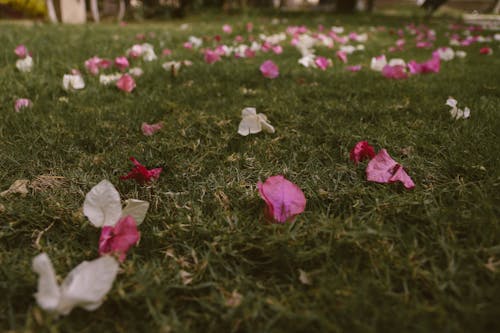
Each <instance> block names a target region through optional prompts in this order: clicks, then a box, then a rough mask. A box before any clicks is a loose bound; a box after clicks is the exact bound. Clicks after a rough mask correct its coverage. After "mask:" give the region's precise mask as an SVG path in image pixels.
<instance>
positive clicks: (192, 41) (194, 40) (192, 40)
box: [188, 36, 203, 49]
mask: <svg viewBox="0 0 500 333" xmlns="http://www.w3.org/2000/svg"><path fill="white" fill-rule="evenodd" d="M188 43H190V44H191V46H192V47H193V48H195V49H198V48H200V47H201V45H203V39H201V38H198V37H195V36H189V39H188Z"/></svg>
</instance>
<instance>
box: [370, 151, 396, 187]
mask: <svg viewBox="0 0 500 333" xmlns="http://www.w3.org/2000/svg"><path fill="white" fill-rule="evenodd" d="M396 165H397V163H396V161H394V160H393V159H392V158H391V157H390V156H389V154H388V153H387V150H385V149H382V150H380V151H379V152H378V154H377V155H375V157H373V158H372V159H371V161H370V162H368V165H367V166H366V178H367V179H368V180H369V181H371V182H377V183H388V182H389V180H390V179H391V177H392V175H393V172H392V171H393V170H394V167H395V166H396Z"/></svg>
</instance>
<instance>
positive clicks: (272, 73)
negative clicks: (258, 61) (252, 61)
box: [260, 60, 280, 79]
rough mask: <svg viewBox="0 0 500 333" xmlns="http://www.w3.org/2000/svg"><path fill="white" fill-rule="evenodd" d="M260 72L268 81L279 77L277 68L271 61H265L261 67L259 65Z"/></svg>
mask: <svg viewBox="0 0 500 333" xmlns="http://www.w3.org/2000/svg"><path fill="white" fill-rule="evenodd" d="M260 71H261V73H262V75H264V77H267V78H268V79H275V78H277V77H278V76H279V74H280V73H279V68H278V66H276V64H275V63H274V62H272V61H271V60H266V61H264V63H263V64H262V65H260Z"/></svg>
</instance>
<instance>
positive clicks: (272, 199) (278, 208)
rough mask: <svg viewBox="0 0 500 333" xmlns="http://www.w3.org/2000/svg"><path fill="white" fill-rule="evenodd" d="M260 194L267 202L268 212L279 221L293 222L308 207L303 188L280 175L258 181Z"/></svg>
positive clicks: (268, 214) (270, 216) (269, 215)
mask: <svg viewBox="0 0 500 333" xmlns="http://www.w3.org/2000/svg"><path fill="white" fill-rule="evenodd" d="M257 187H258V189H259V194H260V196H261V197H262V199H264V201H265V202H266V204H267V208H266V214H267V216H268V217H269V218H271V219H273V220H274V221H275V222H277V223H285V222H291V221H293V219H294V218H295V216H297V215H298V214H300V213H302V212H303V211H304V209H305V208H306V197H305V196H304V193H303V192H302V190H301V189H300V188H299V187H298V186H297V185H295V184H294V183H292V182H291V181H289V180H287V179H285V177H283V176H281V175H278V176H272V177H269V178H267V180H266V181H265V182H264V183H262V182H258V183H257Z"/></svg>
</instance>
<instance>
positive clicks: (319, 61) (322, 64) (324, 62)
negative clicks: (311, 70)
mask: <svg viewBox="0 0 500 333" xmlns="http://www.w3.org/2000/svg"><path fill="white" fill-rule="evenodd" d="M314 63H315V64H316V66H318V68H320V69H322V70H326V69H327V68H328V66H329V65H330V61H328V59H326V58H325V57H317V58H316V59H314Z"/></svg>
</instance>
